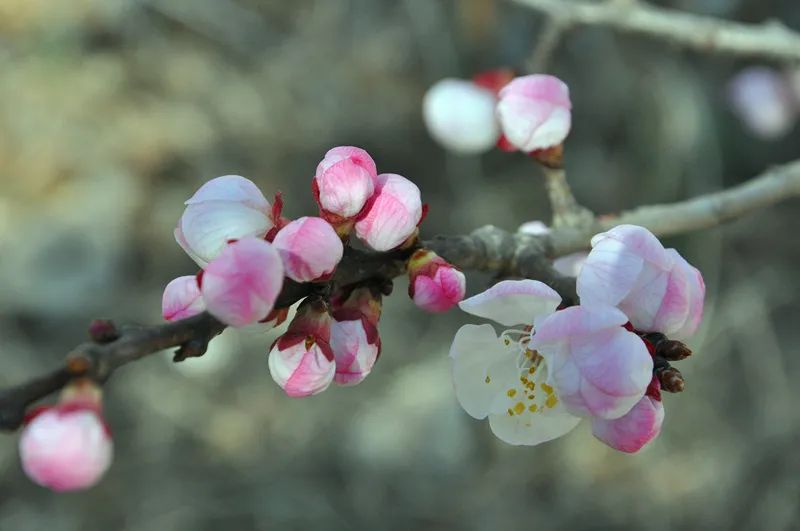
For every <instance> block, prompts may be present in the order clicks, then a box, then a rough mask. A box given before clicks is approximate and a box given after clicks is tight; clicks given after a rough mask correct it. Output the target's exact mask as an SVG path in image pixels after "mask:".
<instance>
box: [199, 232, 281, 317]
mask: <svg viewBox="0 0 800 531" xmlns="http://www.w3.org/2000/svg"><path fill="white" fill-rule="evenodd" d="M202 284H203V285H202V288H201V292H202V294H203V300H204V301H205V304H206V307H207V308H208V311H209V313H211V314H212V315H213V316H214V317H216V318H217V319H219V320H220V321H222V322H224V323H226V324H228V325H231V326H245V325H248V324H252V323H255V322H257V321H260V320H261V319H264V318H265V317H266V316H267V315H268V314H269V313H270V312H271V311H272V308H273V305H274V304H275V300H276V299H277V297H278V295H279V294H280V291H281V288H282V286H283V264H282V263H281V258H280V255H279V254H278V251H276V250H275V248H274V247H273V246H272V245H270V244H269V243H267V242H266V241H264V240H261V239H258V238H243V239H241V240H238V241H236V242H233V243H231V244H230V245H228V246H226V247H225V249H223V250H222V252H221V253H220V254H219V256H218V257H217V258H216V259H214V260H213V261H212V262H211V263H209V264H208V267H207V268H206V270H205V274H204V275H203V283H202Z"/></svg>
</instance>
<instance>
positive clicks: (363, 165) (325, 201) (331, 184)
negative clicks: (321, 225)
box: [312, 146, 378, 222]
mask: <svg viewBox="0 0 800 531" xmlns="http://www.w3.org/2000/svg"><path fill="white" fill-rule="evenodd" d="M377 181H378V172H377V169H376V168H375V162H374V161H373V160H372V157H370V156H369V154H368V153H367V152H366V151H364V150H363V149H360V148H357V147H352V146H340V147H336V148H333V149H331V150H330V151H328V152H327V153H325V158H324V159H322V162H320V163H319V165H318V166H317V173H316V175H315V176H314V180H313V182H312V188H313V191H314V197H315V198H316V200H317V204H318V205H319V207H320V211H321V212H322V216H323V217H324V218H326V219H328V218H329V217H332V218H334V219H329V221H332V222H333V221H339V220H340V219H349V218H352V217H354V216H356V215H357V214H358V213H359V212H361V209H362V208H364V205H365V204H366V203H367V200H368V199H369V198H370V197H371V196H372V194H373V192H374V191H375V186H377ZM331 215H332V216H331ZM337 217H338V218H340V219H335V218H337Z"/></svg>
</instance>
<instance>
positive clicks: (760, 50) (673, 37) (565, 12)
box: [514, 0, 800, 61]
mask: <svg viewBox="0 0 800 531" xmlns="http://www.w3.org/2000/svg"><path fill="white" fill-rule="evenodd" d="M514 1H515V2H517V3H518V4H522V5H524V6H527V7H530V8H531V9H535V10H537V11H540V12H542V13H545V14H546V15H548V17H549V18H550V19H554V20H558V21H559V23H560V24H561V27H562V29H565V28H568V27H571V26H580V25H586V26H603V27H607V28H612V29H615V30H618V31H621V32H625V33H633V34H636V35H644V36H647V37H653V38H656V39H662V40H665V41H668V42H671V43H673V44H676V45H679V46H683V47H686V48H691V49H693V50H697V51H701V52H716V53H721V54H729V55H740V56H744V57H760V58H764V59H773V60H777V61H798V60H800V34H798V33H797V32H794V31H792V30H790V29H788V28H787V27H786V26H784V25H783V24H781V23H780V22H778V21H770V22H766V23H762V24H742V23H739V22H729V21H725V20H719V19H716V18H713V17H706V16H701V15H692V14H689V13H683V12H681V11H676V10H672V9H666V8H660V7H653V6H648V5H644V4H640V3H638V2H636V3H619V2H606V3H591V4H590V3H587V2H582V1H579V2H573V1H569V0H514Z"/></svg>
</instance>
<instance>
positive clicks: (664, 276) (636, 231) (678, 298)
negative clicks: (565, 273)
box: [577, 225, 705, 339]
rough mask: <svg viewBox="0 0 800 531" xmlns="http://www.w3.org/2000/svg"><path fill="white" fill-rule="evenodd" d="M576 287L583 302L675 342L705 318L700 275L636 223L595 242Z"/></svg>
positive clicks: (595, 239) (672, 250)
mask: <svg viewBox="0 0 800 531" xmlns="http://www.w3.org/2000/svg"><path fill="white" fill-rule="evenodd" d="M577 289H578V295H579V297H580V299H581V304H607V305H611V306H616V307H618V308H619V309H621V310H622V311H623V312H625V314H626V315H627V316H628V318H629V319H630V321H631V323H632V324H633V326H634V328H636V329H637V330H639V331H642V332H661V333H664V334H666V335H668V336H670V337H672V338H675V339H680V338H685V337H687V336H689V335H691V334H693V333H694V332H695V331H696V330H697V327H698V326H699V324H700V320H701V319H702V315H703V298H704V296H705V285H704V283H703V278H702V276H701V275H700V272H699V271H697V270H696V269H695V268H693V267H692V266H690V265H689V264H688V263H687V262H686V260H684V259H683V257H681V256H680V255H679V254H678V253H677V252H676V251H675V250H674V249H670V250H667V249H664V247H663V246H662V245H661V242H659V241H658V238H656V237H655V236H654V235H653V234H652V233H651V232H650V231H648V230H647V229H645V228H643V227H638V226H635V225H619V226H617V227H614V228H613V229H611V230H609V231H608V232H604V233H601V234H597V235H596V236H595V237H594V238H592V251H591V252H590V253H589V256H588V257H587V259H586V263H585V264H584V266H583V268H582V269H581V272H580V275H578V282H577Z"/></svg>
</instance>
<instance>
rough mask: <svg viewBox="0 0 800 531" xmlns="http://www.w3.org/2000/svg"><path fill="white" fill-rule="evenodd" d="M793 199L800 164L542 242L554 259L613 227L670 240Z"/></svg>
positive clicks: (603, 219) (798, 192) (600, 221)
mask: <svg viewBox="0 0 800 531" xmlns="http://www.w3.org/2000/svg"><path fill="white" fill-rule="evenodd" d="M797 196H800V160H796V161H793V162H790V163H787V164H783V165H781V166H775V167H774V168H771V169H769V170H767V171H765V172H764V173H762V174H761V175H759V176H757V177H754V178H752V179H750V180H749V181H747V182H745V183H742V184H740V185H737V186H734V187H732V188H729V189H727V190H723V191H720V192H713V193H710V194H705V195H701V196H698V197H695V198H692V199H688V200H686V201H679V202H677V203H667V204H661V205H649V206H643V207H639V208H635V209H633V210H628V211H626V212H622V213H620V214H619V215H616V216H601V217H598V218H596V219H595V220H594V222H593V223H591V224H590V225H587V226H585V227H581V228H565V229H560V230H555V231H553V232H552V233H551V234H549V235H547V236H545V238H546V239H548V240H549V241H548V242H547V248H548V251H549V255H550V256H551V257H558V256H563V255H565V254H569V253H572V252H575V251H579V250H581V249H585V248H586V247H587V246H588V244H589V239H591V237H592V236H593V235H595V234H597V233H598V232H603V231H606V230H608V229H610V228H612V227H614V226H616V225H622V224H631V225H641V226H642V227H646V228H647V229H649V230H650V231H651V232H653V234H655V235H657V236H673V235H676V234H683V233H686V232H691V231H695V230H699V229H706V228H709V227H714V226H716V225H719V224H721V223H724V222H726V221H729V220H732V219H735V218H739V217H742V216H744V215H745V214H748V213H750V212H752V211H754V210H758V209H761V208H764V207H767V206H769V205H773V204H775V203H778V202H780V201H783V200H785V199H788V198H790V197H797Z"/></svg>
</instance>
